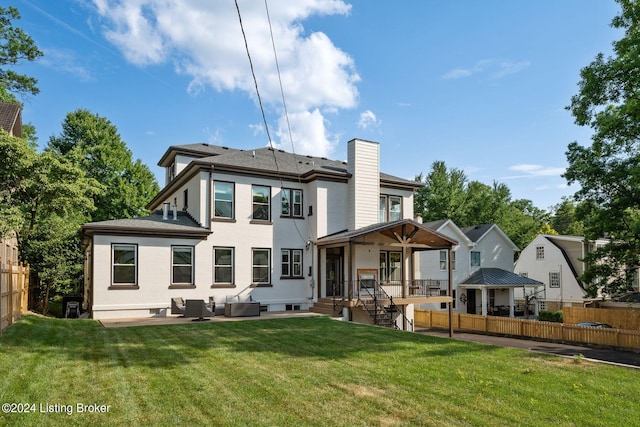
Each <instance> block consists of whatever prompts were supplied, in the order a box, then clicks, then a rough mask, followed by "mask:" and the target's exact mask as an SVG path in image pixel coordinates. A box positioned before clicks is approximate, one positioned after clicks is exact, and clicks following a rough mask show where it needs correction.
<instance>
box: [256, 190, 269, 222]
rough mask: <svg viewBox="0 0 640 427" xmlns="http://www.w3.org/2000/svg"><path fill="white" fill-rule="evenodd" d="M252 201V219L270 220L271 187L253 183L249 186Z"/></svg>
mask: <svg viewBox="0 0 640 427" xmlns="http://www.w3.org/2000/svg"><path fill="white" fill-rule="evenodd" d="M251 199H252V202H253V216H252V219H254V220H256V221H271V187H267V186H264V185H253V186H252V187H251Z"/></svg>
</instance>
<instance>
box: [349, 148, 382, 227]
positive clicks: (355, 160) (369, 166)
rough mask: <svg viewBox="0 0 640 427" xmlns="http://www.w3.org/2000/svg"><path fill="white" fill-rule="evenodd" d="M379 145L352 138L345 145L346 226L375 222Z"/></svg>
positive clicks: (378, 175) (377, 199) (377, 196)
mask: <svg viewBox="0 0 640 427" xmlns="http://www.w3.org/2000/svg"><path fill="white" fill-rule="evenodd" d="M379 152H380V146H379V144H378V143H377V142H370V141H362V140H359V139H354V140H351V141H349V145H348V166H347V168H348V171H349V173H351V174H352V177H351V179H350V180H349V218H350V223H349V228H350V229H352V230H356V229H358V228H361V227H366V226H368V225H371V224H375V223H377V222H378V204H379V201H380V159H379Z"/></svg>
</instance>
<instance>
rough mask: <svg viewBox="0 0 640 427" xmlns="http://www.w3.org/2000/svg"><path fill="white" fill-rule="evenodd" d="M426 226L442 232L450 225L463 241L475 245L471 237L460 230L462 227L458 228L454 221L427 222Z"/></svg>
mask: <svg viewBox="0 0 640 427" xmlns="http://www.w3.org/2000/svg"><path fill="white" fill-rule="evenodd" d="M424 225H425V226H427V227H429V228H430V229H432V230H435V231H442V230H443V229H444V228H445V227H446V226H447V225H450V226H451V227H452V228H453V229H454V231H455V232H456V234H458V235H459V236H460V237H461V238H462V239H464V242H465V243H466V244H467V245H471V243H473V242H472V241H471V240H470V239H469V237H468V236H467V235H466V234H465V233H464V232H463V231H462V230H461V229H460V227H458V226H457V225H456V223H455V222H453V220H451V219H439V220H437V221H430V222H426V223H424Z"/></svg>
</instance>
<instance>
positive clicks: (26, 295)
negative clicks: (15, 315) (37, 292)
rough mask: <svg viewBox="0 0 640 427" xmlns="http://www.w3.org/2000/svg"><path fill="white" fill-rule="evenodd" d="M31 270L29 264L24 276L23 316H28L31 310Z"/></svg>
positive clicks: (25, 268)
mask: <svg viewBox="0 0 640 427" xmlns="http://www.w3.org/2000/svg"><path fill="white" fill-rule="evenodd" d="M29 270H30V268H29V264H27V265H26V267H24V272H23V273H24V274H23V276H22V284H23V285H22V314H27V311H28V310H29V277H30V276H29V275H30V274H31V272H30V271H29Z"/></svg>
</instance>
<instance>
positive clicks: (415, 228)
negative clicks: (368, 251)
mask: <svg viewBox="0 0 640 427" xmlns="http://www.w3.org/2000/svg"><path fill="white" fill-rule="evenodd" d="M344 243H354V244H364V245H366V244H370V245H391V246H395V245H398V246H405V247H413V248H422V249H441V248H450V247H452V246H455V245H457V244H458V242H457V241H456V240H453V239H451V238H450V237H447V236H445V235H443V234H440V233H438V232H437V231H434V230H431V229H430V228H427V227H425V226H424V225H423V224H421V223H419V222H416V221H413V220H411V219H402V220H398V221H391V222H382V223H378V224H373V225H370V226H368V227H362V228H359V229H357V230H352V231H342V232H339V233H336V234H332V235H329V236H324V237H321V238H319V239H318V240H317V241H316V245H318V246H335V245H337V244H344Z"/></svg>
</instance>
